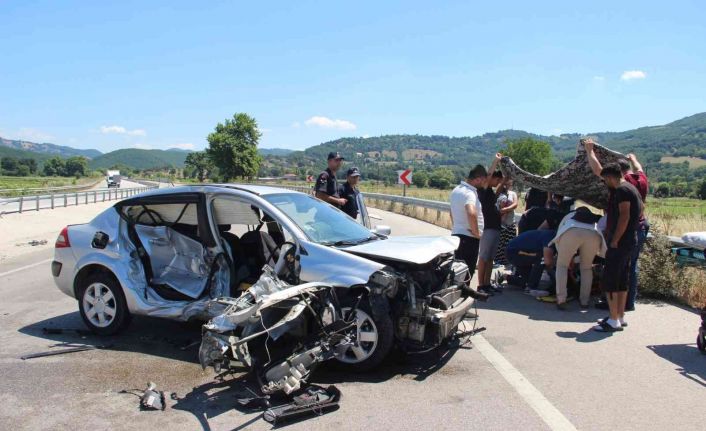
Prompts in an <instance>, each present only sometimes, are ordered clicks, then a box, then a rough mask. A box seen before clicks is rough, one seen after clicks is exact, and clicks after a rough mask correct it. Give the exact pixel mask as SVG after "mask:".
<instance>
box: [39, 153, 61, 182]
mask: <svg viewBox="0 0 706 431" xmlns="http://www.w3.org/2000/svg"><path fill="white" fill-rule="evenodd" d="M43 172H44V175H46V176H48V177H55V176H63V175H64V174H65V172H66V164H65V163H64V159H62V158H61V157H58V156H57V157H52V158H51V159H49V160H47V161H46V162H44V168H43Z"/></svg>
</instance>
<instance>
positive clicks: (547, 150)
mask: <svg viewBox="0 0 706 431" xmlns="http://www.w3.org/2000/svg"><path fill="white" fill-rule="evenodd" d="M501 152H502V154H503V155H504V156H509V157H510V158H511V159H512V160H513V161H514V162H515V163H517V165H518V166H519V167H521V168H522V169H524V170H525V171H527V172H530V173H532V174H535V175H547V174H548V173H550V172H551V171H552V169H553V168H554V167H555V166H557V161H556V158H555V157H554V154H553V153H552V147H551V145H549V143H547V142H544V141H538V140H536V139H532V138H523V139H514V140H510V141H507V143H506V145H505V148H503V149H502V150H501Z"/></svg>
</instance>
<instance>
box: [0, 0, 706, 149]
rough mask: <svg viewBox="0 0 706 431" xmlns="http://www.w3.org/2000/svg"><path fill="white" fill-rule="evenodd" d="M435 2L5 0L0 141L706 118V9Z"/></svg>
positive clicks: (548, 128)
mask: <svg viewBox="0 0 706 431" xmlns="http://www.w3.org/2000/svg"><path fill="white" fill-rule="evenodd" d="M435 3H437V2H429V1H420V2H417V1H410V0H407V1H400V2H379V1H378V2H366V1H356V2H337V1H328V2H325V1H321V2H303V1H296V2H284V1H281V2H265V1H262V2H252V1H251V2H184V3H181V2H177V1H168V2H129V1H120V2H113V3H112V4H108V2H89V1H80V2H69V1H61V2H56V1H48V2H34V1H26V0H23V1H3V2H0V20H1V22H2V23H3V29H2V32H1V33H0V34H1V36H0V53H1V55H0V58H1V59H2V66H0V136H2V137H6V138H21V139H26V140H31V141H42V142H53V143H56V144H63V145H70V146H74V147H78V148H96V149H99V150H101V151H104V152H105V151H110V150H113V149H116V148H126V147H139V148H159V149H164V148H169V147H174V146H177V147H182V148H193V149H202V148H203V147H204V146H205V145H206V135H207V134H208V133H209V132H210V131H212V130H213V127H214V126H215V124H216V123H217V122H218V121H222V120H223V119H225V118H228V117H230V116H232V115H233V113H235V112H247V113H249V114H250V115H252V116H254V117H255V118H256V119H257V121H258V124H259V126H260V128H261V129H262V130H263V132H264V135H263V138H262V140H261V146H262V147H268V148H271V147H282V148H292V149H301V148H306V147H308V146H311V145H315V144H318V143H320V142H324V141H327V140H331V139H335V138H338V137H342V136H376V135H381V134H396V133H419V134H443V135H452V136H472V135H477V134H481V133H485V132H493V131H497V130H500V129H507V128H515V129H523V130H527V131H531V132H536V133H543V134H556V133H562V132H597V131H620V130H626V129H630V128H634V127H639V126H645V125H657V124H664V123H667V122H670V121H672V120H676V119H678V118H681V117H684V116H687V115H691V114H695V113H697V112H703V111H706V43H705V42H704V41H706V25H704V22H706V19H705V18H706V8H705V7H704V5H703V3H702V2H698V1H691V2H688V1H670V2H646V1H592V2H566V1H556V2H527V1H517V2H493V4H489V3H491V2H469V1H466V2H439V3H440V4H435ZM481 3H483V4H481ZM626 72H627V73H626Z"/></svg>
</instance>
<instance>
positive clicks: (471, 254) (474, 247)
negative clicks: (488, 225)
mask: <svg viewBox="0 0 706 431" xmlns="http://www.w3.org/2000/svg"><path fill="white" fill-rule="evenodd" d="M454 236H456V237H458V239H460V240H461V241H460V242H459V244H458V249H456V254H455V257H456V259H460V260H462V261H464V262H466V265H468V273H469V275H470V277H471V278H473V274H474V273H475V272H476V263H477V261H478V245H479V241H480V240H479V239H478V238H473V237H471V236H468V235H454Z"/></svg>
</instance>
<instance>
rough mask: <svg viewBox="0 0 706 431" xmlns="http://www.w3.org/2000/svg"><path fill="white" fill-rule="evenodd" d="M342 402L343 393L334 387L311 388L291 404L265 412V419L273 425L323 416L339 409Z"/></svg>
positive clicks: (295, 398)
mask: <svg viewBox="0 0 706 431" xmlns="http://www.w3.org/2000/svg"><path fill="white" fill-rule="evenodd" d="M340 400H341V391H340V390H338V388H337V387H335V386H333V385H331V386H329V387H328V388H326V389H324V388H322V387H320V386H309V387H308V388H306V389H305V390H304V392H303V393H302V394H301V395H297V396H295V397H294V398H293V400H292V402H291V403H289V404H284V405H281V406H277V407H272V408H270V409H268V410H267V411H265V413H264V414H263V419H265V420H266V421H267V422H269V423H271V424H280V423H282V422H286V421H288V420H291V419H296V418H301V417H303V416H314V415H315V416H321V415H323V414H325V413H328V412H331V411H333V410H336V409H338V407H339V405H338V403H339V401H340Z"/></svg>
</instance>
